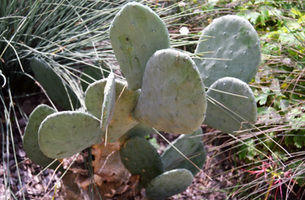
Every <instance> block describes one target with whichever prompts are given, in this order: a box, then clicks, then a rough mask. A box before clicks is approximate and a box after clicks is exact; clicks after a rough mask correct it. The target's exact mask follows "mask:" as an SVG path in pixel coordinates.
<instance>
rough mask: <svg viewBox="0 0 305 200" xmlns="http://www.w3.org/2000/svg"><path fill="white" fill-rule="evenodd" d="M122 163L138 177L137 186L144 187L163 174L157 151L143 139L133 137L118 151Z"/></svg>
mask: <svg viewBox="0 0 305 200" xmlns="http://www.w3.org/2000/svg"><path fill="white" fill-rule="evenodd" d="M120 156H121V160H122V163H123V164H124V166H125V167H126V169H127V170H128V171H129V172H130V173H131V174H132V175H140V182H139V184H140V185H141V186H142V187H146V186H147V184H148V183H149V182H150V181H151V180H152V179H153V178H155V177H156V176H158V175H160V174H162V173H163V172H164V167H163V163H162V159H161V157H160V155H159V154H158V152H157V150H156V149H155V148H154V147H153V146H152V145H151V144H150V143H149V142H148V141H147V140H146V139H144V138H141V137H133V138H131V139H130V140H128V141H127V142H126V143H125V144H124V145H123V147H122V148H121V150H120Z"/></svg>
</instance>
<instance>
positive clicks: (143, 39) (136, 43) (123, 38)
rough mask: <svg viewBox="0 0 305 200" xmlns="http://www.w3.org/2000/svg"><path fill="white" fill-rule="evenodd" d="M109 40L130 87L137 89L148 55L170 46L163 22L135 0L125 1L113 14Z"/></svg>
mask: <svg viewBox="0 0 305 200" xmlns="http://www.w3.org/2000/svg"><path fill="white" fill-rule="evenodd" d="M110 40H111V45H112V47H113V51H114V53H115V56H116V58H117V60H118V62H119V65H120V68H121V70H122V72H123V74H124V76H125V77H126V79H127V82H128V89H130V90H136V89H139V88H141V85H142V77H143V73H144V70H145V67H146V63H147V61H148V59H149V58H150V56H152V55H153V54H154V53H155V51H157V50H159V49H165V48H169V47H170V40H169V34H168V31H167V28H166V26H165V24H164V22H163V21H162V20H161V19H160V18H159V16H158V15H156V13H155V12H153V11H152V10H151V9H150V8H148V7H146V6H144V5H142V4H139V3H136V2H131V3H128V4H126V5H125V6H124V7H123V8H122V10H121V11H120V12H119V13H118V14H117V15H116V17H115V18H114V20H113V22H112V25H111V27H110Z"/></svg>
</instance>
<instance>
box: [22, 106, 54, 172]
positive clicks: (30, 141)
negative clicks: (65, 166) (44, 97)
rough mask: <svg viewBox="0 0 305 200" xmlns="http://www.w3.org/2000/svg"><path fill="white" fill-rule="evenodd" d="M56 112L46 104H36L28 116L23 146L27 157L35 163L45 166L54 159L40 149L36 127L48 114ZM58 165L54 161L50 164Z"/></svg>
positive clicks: (52, 167)
mask: <svg viewBox="0 0 305 200" xmlns="http://www.w3.org/2000/svg"><path fill="white" fill-rule="evenodd" d="M54 112H56V111H55V110H54V109H53V108H51V107H49V106H47V105H39V106H37V107H36V108H35V109H34V110H33V112H32V113H31V115H30V117H29V121H28V124H27V126H26V129H25V133H24V136H23V147H24V150H25V152H26V155H27V157H29V158H30V160H32V161H33V162H35V163H36V164H38V165H40V166H43V167H46V166H48V165H49V164H50V163H51V162H53V161H54V159H51V158H49V157H47V156H45V155H44V154H43V153H42V151H41V150H40V147H39V143H38V129H39V126H40V123H41V122H42V121H43V120H44V119H45V118H46V117H47V116H48V115H50V114H52V113H54ZM58 165H59V162H56V163H54V164H53V165H51V166H50V168H51V169H56V167H57V166H58Z"/></svg>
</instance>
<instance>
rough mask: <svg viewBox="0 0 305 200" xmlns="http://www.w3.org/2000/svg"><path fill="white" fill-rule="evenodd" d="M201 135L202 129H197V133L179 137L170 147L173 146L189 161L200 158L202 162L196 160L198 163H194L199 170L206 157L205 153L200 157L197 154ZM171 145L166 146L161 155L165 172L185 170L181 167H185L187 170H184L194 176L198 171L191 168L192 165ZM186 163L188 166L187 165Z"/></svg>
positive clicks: (193, 167) (198, 153) (200, 144)
mask: <svg viewBox="0 0 305 200" xmlns="http://www.w3.org/2000/svg"><path fill="white" fill-rule="evenodd" d="M202 134H203V132H202V129H201V128H198V129H197V131H195V132H194V133H192V134H188V135H181V136H180V137H178V138H177V139H176V140H175V141H174V142H173V143H172V145H174V146H175V147H176V148H177V149H178V150H179V151H180V152H181V153H182V154H183V155H185V156H187V157H188V158H189V159H191V158H193V159H194V158H195V157H198V156H199V157H200V158H202V160H200V159H199V158H197V160H198V161H197V163H195V164H197V165H199V166H198V167H199V168H201V167H202V165H203V164H204V162H205V156H206V153H204V155H200V152H198V151H201V149H202V147H201V146H202V143H201V137H202ZM172 145H168V147H167V148H166V149H165V150H164V153H163V154H162V160H163V164H164V168H165V170H166V171H168V170H171V169H177V168H186V167H182V166H187V167H188V168H186V169H188V170H190V171H191V172H192V173H193V174H194V175H196V173H198V169H197V168H196V167H195V166H193V165H192V163H190V162H189V161H188V160H186V159H185V158H184V156H183V155H181V154H180V153H179V152H178V151H177V150H176V149H175V148H173V147H172ZM188 163H189V164H190V165H188Z"/></svg>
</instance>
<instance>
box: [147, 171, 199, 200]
mask: <svg viewBox="0 0 305 200" xmlns="http://www.w3.org/2000/svg"><path fill="white" fill-rule="evenodd" d="M193 178H194V177H193V175H192V173H191V172H190V171H188V170H187V169H174V170H171V171H167V172H164V173H163V174H161V175H159V176H157V177H156V178H154V179H153V180H152V181H151V182H150V183H149V184H148V186H147V187H146V195H147V197H148V198H149V199H151V200H163V199H166V198H168V197H171V196H173V195H175V194H178V193H180V192H183V191H184V190H186V189H187V188H188V187H189V186H190V185H191V184H192V181H193Z"/></svg>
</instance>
